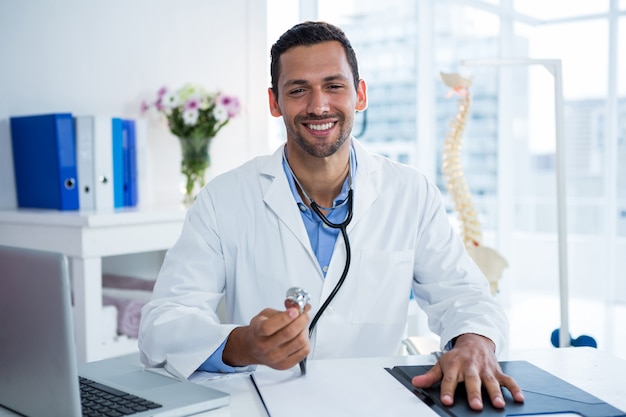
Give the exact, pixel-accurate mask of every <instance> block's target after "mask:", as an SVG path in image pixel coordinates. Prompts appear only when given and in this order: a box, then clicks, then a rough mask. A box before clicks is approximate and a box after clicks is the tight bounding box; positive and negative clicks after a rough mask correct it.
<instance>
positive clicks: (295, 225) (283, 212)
mask: <svg viewBox="0 0 626 417" xmlns="http://www.w3.org/2000/svg"><path fill="white" fill-rule="evenodd" d="M282 149H283V148H282V146H281V147H280V148H279V149H278V150H277V151H276V152H275V153H274V154H273V155H272V157H271V158H270V159H268V160H267V163H266V164H264V165H263V166H261V167H260V176H261V184H262V187H263V201H264V202H265V204H266V205H267V207H268V208H269V209H270V210H272V211H273V212H274V213H276V215H277V216H278V218H279V219H280V221H281V222H283V223H284V224H285V226H286V227H287V228H288V229H289V230H290V231H291V232H292V233H293V234H294V235H295V236H296V238H297V239H298V241H300V243H301V244H302V246H304V248H305V249H306V250H307V252H308V254H309V256H311V257H312V259H316V258H315V254H314V253H313V249H312V248H311V242H310V241H309V236H308V235H307V233H306V228H305V227H304V222H303V221H302V217H301V214H300V210H299V209H298V206H297V204H296V202H295V200H294V198H293V195H292V194H291V190H290V189H289V183H288V182H287V177H286V176H285V171H284V170H283V165H282ZM315 262H316V263H317V260H316V261H315ZM320 274H321V270H320Z"/></svg>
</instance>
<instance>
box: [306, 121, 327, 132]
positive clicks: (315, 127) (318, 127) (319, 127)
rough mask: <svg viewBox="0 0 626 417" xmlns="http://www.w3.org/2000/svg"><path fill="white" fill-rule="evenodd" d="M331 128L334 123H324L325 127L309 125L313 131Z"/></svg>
mask: <svg viewBox="0 0 626 417" xmlns="http://www.w3.org/2000/svg"><path fill="white" fill-rule="evenodd" d="M331 127H333V123H332V122H328V123H324V124H323V125H314V124H309V129H311V130H328V129H330V128H331Z"/></svg>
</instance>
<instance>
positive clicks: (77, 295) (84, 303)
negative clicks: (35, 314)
mask: <svg viewBox="0 0 626 417" xmlns="http://www.w3.org/2000/svg"><path fill="white" fill-rule="evenodd" d="M184 217H185V211H184V210H183V209H182V208H170V209H135V208H133V209H119V210H115V211H110V212H98V213H95V212H80V211H56V210H27V209H19V210H8V211H0V244H2V245H8V246H17V247H22V248H31V249H39V250H45V251H52V252H60V253H63V254H65V255H67V257H68V259H69V268H70V275H71V280H72V290H73V297H74V313H75V314H74V322H75V334H76V352H77V355H78V360H79V361H81V362H85V361H88V362H90V361H94V360H98V359H104V358H107V357H112V356H119V355H122V354H125V353H130V352H133V351H137V341H136V340H134V339H128V338H120V339H119V340H118V342H117V343H113V344H106V345H104V344H103V343H102V342H101V340H100V339H99V332H100V317H101V311H102V258H103V257H106V256H113V255H124V254H133V253H141V252H151V251H159V250H165V249H168V248H169V247H170V246H172V245H173V244H174V242H175V241H176V239H177V238H178V236H179V234H180V231H181V228H182V223H183V220H184Z"/></svg>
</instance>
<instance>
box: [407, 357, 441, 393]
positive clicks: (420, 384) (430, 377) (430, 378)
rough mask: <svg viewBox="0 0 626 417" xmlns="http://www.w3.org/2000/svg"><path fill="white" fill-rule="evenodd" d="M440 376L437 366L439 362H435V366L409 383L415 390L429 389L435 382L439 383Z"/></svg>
mask: <svg viewBox="0 0 626 417" xmlns="http://www.w3.org/2000/svg"><path fill="white" fill-rule="evenodd" d="M442 376H443V373H442V372H441V366H439V362H437V363H436V364H435V366H433V367H432V368H430V370H429V371H428V372H426V373H425V374H422V375H417V376H415V377H413V380H412V381H411V383H412V384H413V386H414V387H417V388H430V387H432V386H433V385H435V384H436V383H437V382H439V381H441V377H442Z"/></svg>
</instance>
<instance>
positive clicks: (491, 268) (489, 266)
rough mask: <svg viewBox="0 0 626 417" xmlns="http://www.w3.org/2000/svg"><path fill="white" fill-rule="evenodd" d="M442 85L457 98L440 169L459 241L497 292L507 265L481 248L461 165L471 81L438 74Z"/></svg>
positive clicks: (493, 292)
mask: <svg viewBox="0 0 626 417" xmlns="http://www.w3.org/2000/svg"><path fill="white" fill-rule="evenodd" d="M441 79H442V80H443V83H444V84H445V85H446V86H448V87H450V88H451V89H452V90H451V92H450V93H449V95H448V96H450V95H452V94H453V93H456V94H457V95H458V96H459V103H458V112H457V114H456V115H455V116H454V118H453V119H452V121H451V123H450V130H449V132H448V135H447V137H446V139H445V141H444V144H443V156H442V163H441V169H442V171H443V175H444V179H445V182H446V189H447V190H448V192H449V193H450V195H451V196H452V199H453V201H454V207H455V209H456V211H457V212H458V217H459V221H460V226H461V238H462V239H463V243H464V244H465V248H466V249H467V252H468V253H469V255H470V256H471V257H472V259H474V262H476V264H477V265H478V267H479V268H480V269H481V271H482V272H483V274H485V276H486V277H487V280H488V281H489V286H490V288H491V293H492V294H496V293H497V292H498V281H499V280H500V278H501V277H502V271H503V270H504V268H506V267H507V266H508V263H507V261H506V259H504V257H503V256H502V255H500V254H499V253H498V252H497V251H495V250H494V249H491V248H489V247H487V246H483V245H482V232H481V227H480V222H479V221H478V213H477V212H476V209H475V208H474V203H473V202H472V196H471V194H470V192H469V189H468V187H467V183H466V182H465V177H464V175H463V167H462V166H461V149H462V145H463V130H464V129H465V122H466V120H467V115H468V114H469V107H470V103H471V97H470V92H469V87H470V85H471V84H472V81H471V80H470V79H468V78H464V77H462V76H461V75H459V74H456V73H453V74H449V73H443V72H442V73H441Z"/></svg>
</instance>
